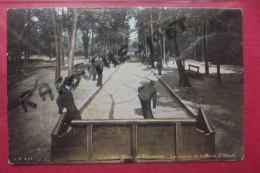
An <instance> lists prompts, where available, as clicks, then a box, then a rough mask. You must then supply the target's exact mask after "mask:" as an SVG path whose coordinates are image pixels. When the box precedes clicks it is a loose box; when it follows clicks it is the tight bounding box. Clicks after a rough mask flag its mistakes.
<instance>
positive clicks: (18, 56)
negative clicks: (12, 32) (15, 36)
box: [16, 40, 22, 77]
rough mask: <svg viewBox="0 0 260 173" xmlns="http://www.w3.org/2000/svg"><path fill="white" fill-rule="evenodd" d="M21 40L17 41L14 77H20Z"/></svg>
mask: <svg viewBox="0 0 260 173" xmlns="http://www.w3.org/2000/svg"><path fill="white" fill-rule="evenodd" d="M21 59H22V58H21V40H19V41H18V46H17V51H16V60H17V70H16V76H17V77H18V76H20V68H21Z"/></svg>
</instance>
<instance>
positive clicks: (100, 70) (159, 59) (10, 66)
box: [6, 7, 244, 164]
mask: <svg viewBox="0 0 260 173" xmlns="http://www.w3.org/2000/svg"><path fill="white" fill-rule="evenodd" d="M242 14H243V13H242V10H241V9H238V8H174V7H86V8H72V7H55V8H13V9H8V10H7V11H6V16H7V52H6V53H7V54H6V56H7V57H6V58H7V85H8V86H7V90H8V162H9V164H93V163H95V164H97V163H98V164H103V163H166V162H218V161H221V162H223V161H242V160H243V159H244V105H243V103H244V87H243V86H244V70H243V39H242V38H243V36H242V29H243V26H242Z"/></svg>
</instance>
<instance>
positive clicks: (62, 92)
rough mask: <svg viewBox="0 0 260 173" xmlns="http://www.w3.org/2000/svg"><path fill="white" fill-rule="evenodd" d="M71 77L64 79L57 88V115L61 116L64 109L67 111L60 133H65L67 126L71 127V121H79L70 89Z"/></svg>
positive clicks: (78, 114) (79, 117)
mask: <svg viewBox="0 0 260 173" xmlns="http://www.w3.org/2000/svg"><path fill="white" fill-rule="evenodd" d="M72 79H73V78H72V77H66V78H65V80H64V82H63V84H62V85H61V86H60V87H59V89H58V92H59V96H58V97H57V100H56V102H57V105H58V107H59V114H62V111H63V109H64V108H66V109H67V112H66V114H65V119H64V121H63V127H62V133H66V132H67V130H68V126H72V125H71V121H72V120H79V119H81V116H80V113H79V110H78V109H77V107H76V105H75V102H74V98H73V95H72V92H71V91H70V87H71V85H72Z"/></svg>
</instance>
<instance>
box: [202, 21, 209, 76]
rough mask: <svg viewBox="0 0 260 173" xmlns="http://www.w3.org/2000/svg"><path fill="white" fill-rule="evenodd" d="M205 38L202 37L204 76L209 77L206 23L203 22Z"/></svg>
mask: <svg viewBox="0 0 260 173" xmlns="http://www.w3.org/2000/svg"><path fill="white" fill-rule="evenodd" d="M204 28H205V32H204V33H205V36H204V37H203V40H204V44H203V46H204V49H203V50H204V60H205V74H206V75H209V60H208V33H207V32H208V31H207V22H205V27H204Z"/></svg>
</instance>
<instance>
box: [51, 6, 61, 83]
mask: <svg viewBox="0 0 260 173" xmlns="http://www.w3.org/2000/svg"><path fill="white" fill-rule="evenodd" d="M51 16H52V23H53V31H54V39H55V47H56V70H55V82H56V81H57V80H58V79H59V78H60V41H59V33H58V29H57V24H56V11H55V9H53V8H52V9H51Z"/></svg>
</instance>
